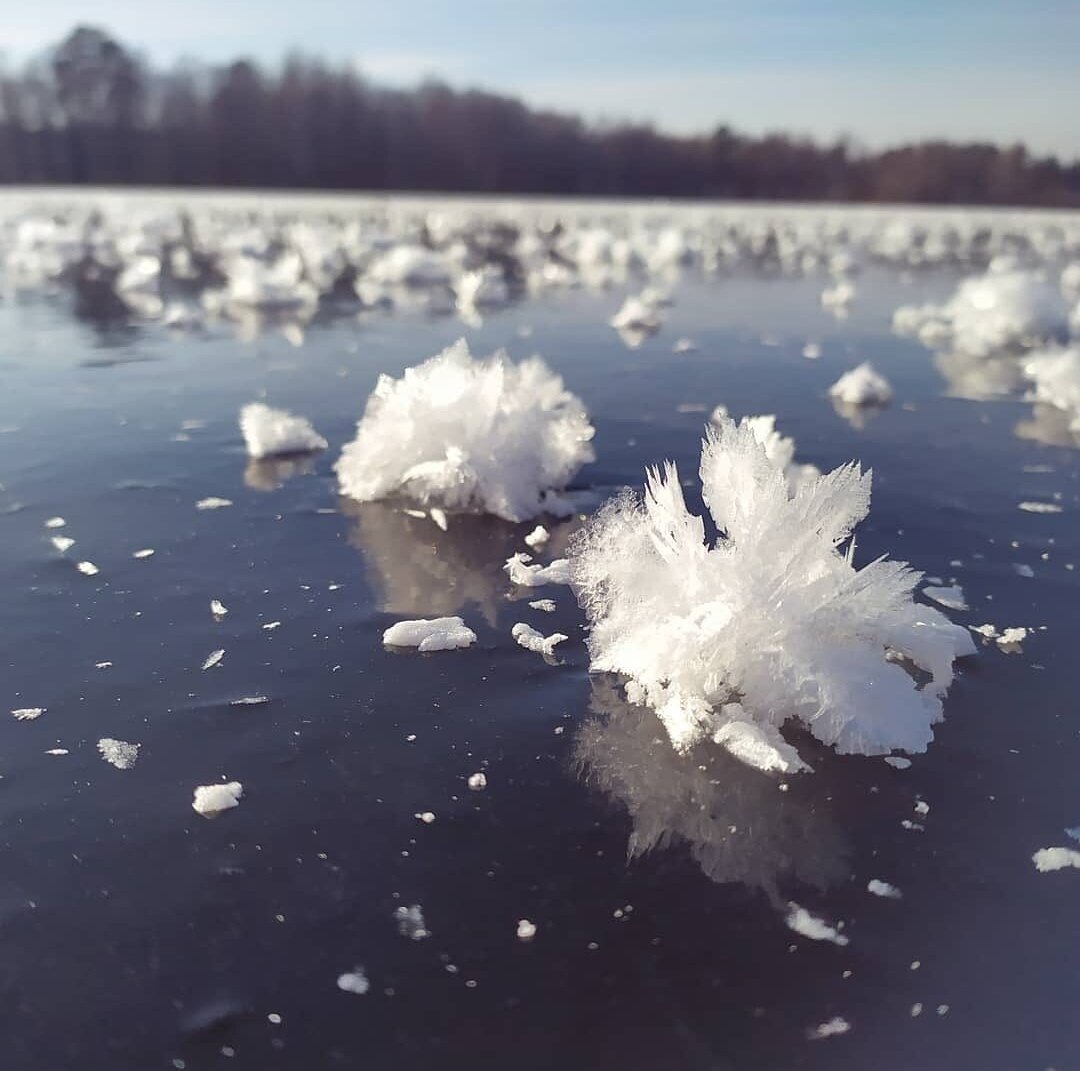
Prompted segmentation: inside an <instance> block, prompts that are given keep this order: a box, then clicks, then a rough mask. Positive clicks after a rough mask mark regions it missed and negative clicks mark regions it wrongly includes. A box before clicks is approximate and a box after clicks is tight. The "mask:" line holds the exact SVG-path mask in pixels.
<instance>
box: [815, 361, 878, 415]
mask: <svg viewBox="0 0 1080 1071" xmlns="http://www.w3.org/2000/svg"><path fill="white" fill-rule="evenodd" d="M829 394H830V395H831V396H832V397H833V398H835V399H836V400H837V401H838V402H843V403H844V404H846V405H885V403H886V402H888V401H889V400H890V399H891V398H892V387H890V386H889V381H888V380H887V379H886V378H885V377H884V376H882V375H879V374H878V373H877V372H875V371H874V368H873V366H872V365H871V364H870V362H869V361H864V362H863V363H862V364H860V365H859V366H858V367H857V368H853V369H852V370H851V371H850V372H845V373H844V374H843V375H842V376H841V377H840V378H839V379H838V380H837V381H836V382H835V383H834V384H833V385H832V386H831V387H830V388H829Z"/></svg>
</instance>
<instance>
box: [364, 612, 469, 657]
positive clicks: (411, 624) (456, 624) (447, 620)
mask: <svg viewBox="0 0 1080 1071" xmlns="http://www.w3.org/2000/svg"><path fill="white" fill-rule="evenodd" d="M382 641H383V643H384V644H386V645H387V646H388V647H416V648H417V649H418V650H420V651H453V650H456V649H457V648H459V647H469V646H471V645H472V644H474V643H476V633H475V632H473V630H472V629H471V628H469V627H468V626H467V625H466V624H465V622H464V621H462V620H461V618H460V617H433V618H430V619H427V620H425V619H421V620H418V621H399V622H398V623H397V624H396V625H391V626H390V627H389V628H388V629H387V630H386V631H385V632H384V633H383V638H382Z"/></svg>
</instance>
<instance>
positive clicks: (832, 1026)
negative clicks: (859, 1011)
mask: <svg viewBox="0 0 1080 1071" xmlns="http://www.w3.org/2000/svg"><path fill="white" fill-rule="evenodd" d="M850 1029H851V1024H850V1023H849V1022H848V1021H847V1020H846V1019H844V1018H842V1017H841V1016H839V1015H835V1016H833V1018H831V1019H829V1020H828V1021H827V1022H824V1023H822V1024H821V1025H820V1026H815V1027H814V1028H813V1029H812V1030H810V1031H809V1032H808V1033H807V1037H808V1038H809V1039H810V1040H811V1041H821V1040H822V1038H831V1037H837V1036H838V1035H840V1034H846V1033H847V1032H848V1031H849V1030H850Z"/></svg>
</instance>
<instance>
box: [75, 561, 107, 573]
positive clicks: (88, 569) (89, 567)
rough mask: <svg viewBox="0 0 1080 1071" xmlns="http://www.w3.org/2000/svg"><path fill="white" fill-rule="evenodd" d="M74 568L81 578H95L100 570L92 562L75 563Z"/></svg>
mask: <svg viewBox="0 0 1080 1071" xmlns="http://www.w3.org/2000/svg"><path fill="white" fill-rule="evenodd" d="M75 568H76V569H78V570H79V572H80V573H82V574H83V576H97V575H98V573H100V572H101V570H100V569H99V568H98V567H97V566H96V565H95V564H94V563H93V562H77V563H76V565H75Z"/></svg>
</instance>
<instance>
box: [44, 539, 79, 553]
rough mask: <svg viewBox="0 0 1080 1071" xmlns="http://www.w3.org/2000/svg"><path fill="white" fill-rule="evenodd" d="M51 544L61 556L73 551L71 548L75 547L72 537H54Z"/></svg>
mask: <svg viewBox="0 0 1080 1071" xmlns="http://www.w3.org/2000/svg"><path fill="white" fill-rule="evenodd" d="M49 542H50V543H52V545H53V546H54V547H56V549H57V550H58V551H60V553H61V554H63V553H64V552H65V551H68V550H71V548H72V547H73V546H75V540H74V539H72V538H71V536H52V537H51V538H50V540H49Z"/></svg>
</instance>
